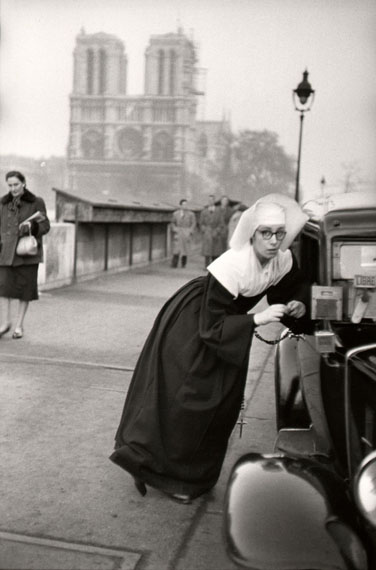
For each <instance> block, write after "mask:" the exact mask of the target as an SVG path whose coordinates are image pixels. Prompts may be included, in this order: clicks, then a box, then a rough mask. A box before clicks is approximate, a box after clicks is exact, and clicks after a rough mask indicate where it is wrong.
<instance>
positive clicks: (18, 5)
mask: <svg viewBox="0 0 376 570" xmlns="http://www.w3.org/2000/svg"><path fill="white" fill-rule="evenodd" d="M0 6H1V21H2V40H1V51H0V53H1V56H0V57H1V60H0V65H1V67H0V80H1V130H0V153H1V154H9V153H18V154H22V155H26V156H33V157H41V156H45V157H47V156H50V155H64V154H65V152H66V146H67V141H68V127H69V94H70V93H71V90H72V73H73V57H72V52H73V49H74V46H75V38H76V36H77V34H78V33H79V31H80V28H81V27H82V26H84V28H85V30H86V33H88V34H90V33H96V32H99V31H104V32H107V33H111V34H115V35H116V36H118V37H119V38H120V39H121V40H122V41H123V42H124V43H125V47H126V52H127V55H128V63H129V67H128V94H129V95H136V94H142V92H143V84H144V82H143V75H144V52H145V48H146V46H147V44H148V41H149V37H150V35H152V34H163V33H168V32H174V31H176V30H177V26H178V22H180V25H181V26H182V27H183V29H184V30H185V31H186V32H187V33H188V34H189V35H191V34H192V35H193V38H194V40H195V41H196V42H197V45H198V55H199V65H200V67H202V68H205V69H206V70H207V77H206V96H205V100H204V102H205V105H204V109H205V114H204V117H203V118H205V119H207V120H210V119H213V120H218V119H220V118H221V117H222V114H223V111H224V110H225V111H226V112H227V113H230V115H231V121H232V126H233V129H235V130H240V129H246V128H247V129H252V130H263V129H268V130H271V131H274V132H276V133H277V134H278V135H279V141H280V143H281V144H282V145H283V146H284V147H285V149H286V151H287V152H288V153H289V154H293V155H295V156H296V155H297V147H298V135H299V115H298V113H297V112H296V111H295V110H294V107H293V103H292V90H293V89H294V88H296V87H297V84H298V83H299V82H300V81H301V79H302V73H303V71H304V70H305V69H306V68H307V69H308V71H309V80H310V82H311V84H312V87H313V88H314V89H315V91H316V96H315V101H314V105H313V107H312V110H311V111H310V112H309V113H308V114H307V115H306V118H305V120H304V132H303V150H302V163H301V182H302V186H303V193H304V197H305V198H306V199H308V198H311V197H314V196H315V195H318V194H319V192H320V179H321V177H322V176H325V178H326V181H327V188H328V191H329V189H330V188H331V187H332V188H335V187H336V186H338V185H339V184H340V181H341V179H343V175H344V168H343V164H346V163H354V164H356V165H357V166H358V167H359V169H360V171H361V175H362V177H363V178H364V179H365V180H366V181H367V183H368V185H370V184H371V183H372V182H374V181H375V179H376V160H375V157H376V49H375V48H376V2H375V1H374V0H356V1H355V0H0ZM368 188H369V186H368ZM373 188H374V186H373Z"/></svg>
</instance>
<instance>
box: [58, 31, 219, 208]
mask: <svg viewBox="0 0 376 570" xmlns="http://www.w3.org/2000/svg"><path fill="white" fill-rule="evenodd" d="M127 65H128V58H127V55H126V53H125V49H124V44H123V42H122V41H121V40H119V39H118V38H117V37H115V36H113V35H110V34H106V33H96V34H86V33H85V31H84V30H81V32H80V34H79V35H78V36H77V41H76V46H75V49H74V77H73V92H72V95H71V97H70V106H71V109H70V135H69V145H68V168H69V178H70V180H69V182H70V188H71V189H72V190H73V191H74V190H77V189H79V188H85V189H87V190H89V189H90V188H95V189H96V190H102V191H104V192H109V191H110V190H111V188H114V187H117V189H118V190H119V189H122V190H124V192H126V193H127V194H128V195H132V196H135V197H137V199H142V197H144V198H146V197H148V198H149V199H150V198H151V197H152V198H153V199H157V200H162V201H166V202H168V203H176V202H177V201H178V200H179V199H180V198H182V197H187V198H188V199H189V200H192V201H194V202H198V203H203V202H204V201H205V199H206V196H207V195H208V194H210V193H213V192H215V190H216V187H215V182H214V181H213V178H211V177H210V175H209V166H210V164H212V163H213V162H215V161H216V160H217V159H218V157H219V154H220V152H221V145H222V147H223V133H224V132H225V131H226V130H229V125H228V122H227V121H225V120H221V121H199V120H198V118H197V109H198V102H199V97H202V96H203V93H201V92H199V91H198V88H197V81H196V79H197V73H198V68H197V52H196V48H195V45H194V43H193V41H192V40H191V39H189V38H188V37H187V36H186V35H185V33H184V32H183V31H182V30H181V29H178V31H177V32H176V33H169V34H163V35H153V36H151V38H150V42H149V45H148V46H147V48H146V51H145V88H144V94H143V95H138V96H132V95H128V93H127Z"/></svg>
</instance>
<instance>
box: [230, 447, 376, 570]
mask: <svg viewBox="0 0 376 570" xmlns="http://www.w3.org/2000/svg"><path fill="white" fill-rule="evenodd" d="M356 518H357V517H356V513H355V510H354V507H353V506H352V504H351V503H350V501H349V499H348V498H347V495H346V488H345V486H344V483H343V481H342V480H341V479H339V478H338V477H337V476H336V475H335V474H334V473H333V472H332V471H330V470H329V469H328V468H326V467H325V466H323V465H321V464H320V463H318V462H317V461H313V460H310V459H305V458H294V457H288V456H281V455H260V454H258V453H250V454H247V455H245V456H243V457H242V458H240V459H239V460H238V462H237V463H236V464H235V466H234V468H233V470H232V472H231V475H230V479H229V484H228V487H227V491H226V498H225V510H224V533H225V543H226V549H227V552H228V555H229V557H230V558H231V559H232V560H233V561H234V562H236V563H237V564H238V565H240V566H242V567H245V568H251V569H253V570H271V569H273V570H304V569H313V568H314V569H315V570H349V569H351V570H367V569H368V563H367V555H366V550H365V547H364V545H363V544H362V541H361V539H360V537H359V534H358V532H357V529H356V528H355V526H354V525H355V523H354V521H355V520H356Z"/></svg>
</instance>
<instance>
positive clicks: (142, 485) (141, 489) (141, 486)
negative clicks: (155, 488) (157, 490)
mask: <svg viewBox="0 0 376 570" xmlns="http://www.w3.org/2000/svg"><path fill="white" fill-rule="evenodd" d="M133 479H134V484H135V487H136V489H137V491H138V492H139V493H140V495H141V496H142V497H145V495H146V493H147V489H146V485H145V483H144V482H143V481H141V479H137V478H136V477H134V478H133Z"/></svg>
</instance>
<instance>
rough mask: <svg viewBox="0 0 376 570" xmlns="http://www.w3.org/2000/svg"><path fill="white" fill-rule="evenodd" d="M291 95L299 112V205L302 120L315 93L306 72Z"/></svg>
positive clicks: (297, 196) (296, 188) (297, 181)
mask: <svg viewBox="0 0 376 570" xmlns="http://www.w3.org/2000/svg"><path fill="white" fill-rule="evenodd" d="M292 93H293V95H292V97H293V102H294V106H295V110H296V111H299V113H300V131H299V149H298V162H297V168H296V183H295V200H296V201H297V202H298V203H299V181H300V157H301V153H302V133H303V119H304V113H306V112H307V111H310V110H311V107H312V104H313V100H314V97H315V91H314V89H312V87H311V84H310V83H309V81H308V71H307V70H305V71H304V72H303V81H301V82H300V83H299V85H298V86H297V88H296V89H294V90H293V92H292Z"/></svg>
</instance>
